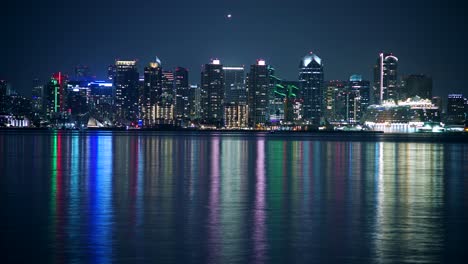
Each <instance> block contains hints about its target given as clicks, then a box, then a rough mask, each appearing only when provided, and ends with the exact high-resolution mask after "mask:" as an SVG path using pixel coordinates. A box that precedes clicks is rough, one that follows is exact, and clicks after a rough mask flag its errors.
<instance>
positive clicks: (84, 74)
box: [75, 65, 91, 81]
mask: <svg viewBox="0 0 468 264" xmlns="http://www.w3.org/2000/svg"><path fill="white" fill-rule="evenodd" d="M90 79H91V75H90V73H89V67H88V66H86V65H77V66H75V80H76V81H89V80H90Z"/></svg>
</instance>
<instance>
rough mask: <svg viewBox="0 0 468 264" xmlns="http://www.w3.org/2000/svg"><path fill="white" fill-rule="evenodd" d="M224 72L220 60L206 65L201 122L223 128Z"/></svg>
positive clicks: (202, 78)
mask: <svg viewBox="0 0 468 264" xmlns="http://www.w3.org/2000/svg"><path fill="white" fill-rule="evenodd" d="M223 112H224V70H223V65H222V64H221V62H220V60H218V59H214V60H212V61H211V63H209V64H205V66H204V67H203V70H202V73H201V119H202V120H201V122H202V124H206V125H211V126H217V127H219V126H222V125H223V118H224V113H223Z"/></svg>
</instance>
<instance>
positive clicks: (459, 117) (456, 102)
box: [446, 94, 466, 124]
mask: <svg viewBox="0 0 468 264" xmlns="http://www.w3.org/2000/svg"><path fill="white" fill-rule="evenodd" d="M465 119H466V118H465V99H464V97H463V94H449V95H448V98H447V120H446V122H447V123H448V124H462V123H463V122H464V121H465Z"/></svg>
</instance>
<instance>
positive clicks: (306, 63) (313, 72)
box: [299, 52, 324, 125]
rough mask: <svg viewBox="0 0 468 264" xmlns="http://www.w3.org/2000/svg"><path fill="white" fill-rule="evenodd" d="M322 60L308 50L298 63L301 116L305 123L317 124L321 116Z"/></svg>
mask: <svg viewBox="0 0 468 264" xmlns="http://www.w3.org/2000/svg"><path fill="white" fill-rule="evenodd" d="M323 78H324V74H323V62H322V59H320V58H319V57H318V56H317V55H316V54H314V53H312V52H310V53H309V54H307V55H305V56H304V57H303V58H302V59H301V61H300V64H299V82H300V87H299V88H300V92H301V99H302V101H303V105H302V107H303V118H304V121H305V122H306V123H310V124H313V125H319V124H320V122H321V117H322V98H323V94H322V91H323Z"/></svg>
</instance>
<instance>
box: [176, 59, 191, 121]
mask: <svg viewBox="0 0 468 264" xmlns="http://www.w3.org/2000/svg"><path fill="white" fill-rule="evenodd" d="M188 78H189V72H188V70H187V69H186V68H182V67H177V68H176V69H175V72H174V87H175V116H176V118H177V119H188V118H189V113H190V109H189V107H190V105H189V98H188V97H189V80H188Z"/></svg>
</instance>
